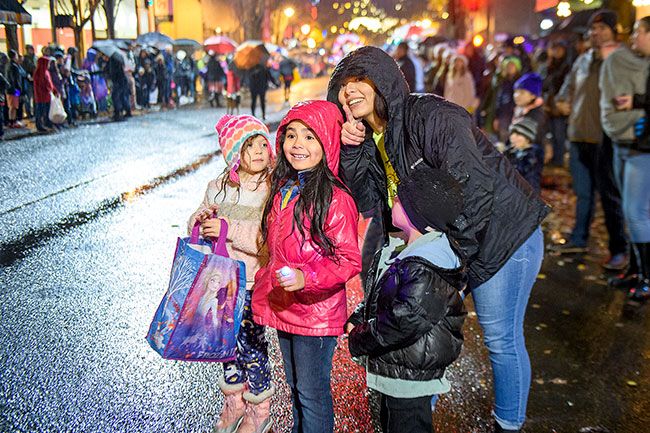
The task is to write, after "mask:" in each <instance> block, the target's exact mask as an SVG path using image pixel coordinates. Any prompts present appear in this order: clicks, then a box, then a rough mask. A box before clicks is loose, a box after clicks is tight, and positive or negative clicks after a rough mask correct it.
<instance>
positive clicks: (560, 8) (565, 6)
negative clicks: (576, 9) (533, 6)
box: [557, 1, 571, 18]
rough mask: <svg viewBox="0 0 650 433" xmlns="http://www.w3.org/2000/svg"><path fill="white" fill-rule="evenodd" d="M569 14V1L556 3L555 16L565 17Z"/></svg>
mask: <svg viewBox="0 0 650 433" xmlns="http://www.w3.org/2000/svg"><path fill="white" fill-rule="evenodd" d="M569 15H571V5H570V4H569V2H566V1H563V2H560V3H558V5H557V16H558V17H562V18H566V17H568V16H569Z"/></svg>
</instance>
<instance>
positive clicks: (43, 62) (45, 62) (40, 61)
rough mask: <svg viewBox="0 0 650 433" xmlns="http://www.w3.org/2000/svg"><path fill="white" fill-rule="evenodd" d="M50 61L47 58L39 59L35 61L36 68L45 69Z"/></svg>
mask: <svg viewBox="0 0 650 433" xmlns="http://www.w3.org/2000/svg"><path fill="white" fill-rule="evenodd" d="M50 60H51V59H50V58H49V57H39V58H38V60H37V61H36V66H40V67H41V68H45V69H47V68H48V67H49V65H50Z"/></svg>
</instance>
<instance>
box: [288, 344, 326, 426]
mask: <svg viewBox="0 0 650 433" xmlns="http://www.w3.org/2000/svg"><path fill="white" fill-rule="evenodd" d="M278 339H279V340H280V350H281V351H282V360H283V361H284V372H285V374H286V376H287V383H288V384H289V388H291V396H292V399H293V429H292V430H291V432H292V433H332V432H333V431H334V406H333V403H332V391H331V388H330V377H331V372H332V358H333V357H334V349H335V348H336V337H307V336H303V335H295V334H289V333H287V332H282V331H278Z"/></svg>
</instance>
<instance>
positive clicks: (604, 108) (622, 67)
mask: <svg viewBox="0 0 650 433" xmlns="http://www.w3.org/2000/svg"><path fill="white" fill-rule="evenodd" d="M649 65H650V63H649V62H648V59H645V58H643V57H639V56H638V55H636V54H635V53H634V52H633V51H632V50H630V48H628V47H627V46H621V47H620V48H618V49H617V50H616V51H614V52H613V53H612V54H610V55H609V57H607V58H606V59H605V61H604V62H603V65H602V67H601V70H600V82H599V84H600V90H601V94H600V119H601V121H602V124H603V130H604V131H605V133H606V134H607V135H608V136H609V137H610V138H611V139H612V140H613V141H614V142H618V143H630V142H632V141H634V123H635V122H636V121H637V120H639V119H640V118H641V117H643V115H644V113H643V110H630V111H618V110H616V105H615V103H614V98H616V97H617V96H621V95H634V94H635V93H638V94H643V93H645V92H646V88H645V86H646V79H647V76H648V66H649Z"/></svg>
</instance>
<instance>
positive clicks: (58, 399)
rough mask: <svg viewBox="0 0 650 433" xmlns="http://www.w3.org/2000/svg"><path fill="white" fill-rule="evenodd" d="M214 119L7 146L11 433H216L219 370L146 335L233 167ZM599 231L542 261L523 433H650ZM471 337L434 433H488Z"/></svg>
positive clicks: (644, 395)
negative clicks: (176, 258)
mask: <svg viewBox="0 0 650 433" xmlns="http://www.w3.org/2000/svg"><path fill="white" fill-rule="evenodd" d="M300 84H303V87H302V92H303V93H302V94H303V95H307V94H313V95H319V94H322V92H324V90H325V89H324V86H325V82H323V81H322V80H320V81H318V80H317V81H313V82H310V81H309V80H303V82H302V83H300ZM297 91H298V92H300V91H301V88H298V90H297ZM272 99H273V96H272ZM278 108H279V104H278V105H276V106H272V107H271V108H270V110H269V112H270V113H272V114H270V115H269V118H270V121H271V123H274V122H277V121H278V120H279V118H280V117H281V115H282V113H281V112H278ZM217 113H220V112H217V111H215V110H210V109H206V108H204V109H181V110H175V111H169V112H158V113H150V114H148V115H145V116H141V117H136V118H133V119H130V120H129V121H127V122H123V123H119V124H112V123H111V124H98V125H90V126H82V127H79V128H76V129H71V130H66V131H63V132H62V133H59V134H54V135H46V136H35V137H29V138H24V139H20V140H15V141H10V142H2V143H0V187H1V188H0V197H1V200H0V224H1V227H2V230H1V232H0V263H1V265H0V266H1V267H0V309H1V310H0V314H1V315H0V365H1V366H2V369H1V370H0V379H1V380H0V432H74V433H77V432H79V433H94V432H97V433H100V432H101V433H109V432H110V433H112V432H116V433H117V432H120V433H121V432H152V433H153V432H156V433H158V432H160V433H164V432H170V433H171V432H175V433H178V432H188V433H189V432H209V431H210V429H211V426H212V425H213V423H214V422H215V421H216V416H217V414H218V413H219V410H220V407H221V404H222V396H221V395H220V393H219V392H218V391H217V387H216V384H215V382H216V379H217V377H218V376H219V374H220V373H221V369H220V366H219V365H218V364H202V363H196V364H191V363H179V362H169V361H164V360H162V359H161V358H160V357H159V356H158V355H157V354H156V353H155V352H154V351H153V350H152V349H151V348H149V346H148V344H147V343H146V341H145V340H144V336H145V334H146V332H147V329H148V326H149V323H150V320H151V317H152V315H153V313H154V311H155V309H156V307H157V305H158V303H159V301H160V299H161V297H162V295H163V293H164V291H165V288H166V285H167V281H168V278H169V269H170V266H171V261H172V257H173V250H174V246H175V242H176V237H177V236H179V235H183V234H184V231H185V222H186V220H187V218H188V216H189V215H190V213H191V212H192V211H194V209H195V208H196V206H197V205H198V203H199V202H200V200H201V198H202V194H203V192H204V188H205V185H206V184H207V182H208V181H209V180H210V179H212V178H214V177H215V176H216V175H217V174H218V173H220V172H221V170H222V168H223V163H222V161H221V158H220V157H219V156H218V155H217V156H215V152H216V151H217V150H218V145H217V142H216V135H215V134H214V132H213V131H214V130H213V125H214V123H215V122H216V120H217V117H218V114H217ZM568 181H569V178H568V176H567V174H566V172H564V171H562V170H556V171H554V172H552V173H549V176H548V177H547V184H549V188H547V189H546V190H545V191H544V197H545V198H546V199H547V200H548V201H549V202H550V203H551V204H552V205H553V206H554V213H553V214H552V215H551V216H550V217H549V218H548V220H547V221H546V222H545V232H546V235H547V240H549V241H550V240H552V239H555V240H557V239H559V238H560V237H562V235H563V233H564V232H565V231H567V230H569V229H570V227H571V222H572V220H571V215H572V212H573V206H574V204H573V203H574V199H573V196H572V195H571V193H570V190H569V189H568V186H567V185H568ZM593 230H594V231H593V236H592V238H593V239H592V240H593V242H592V251H591V252H590V254H587V255H584V256H580V257H569V258H566V257H559V256H552V255H547V256H546V258H545V262H544V266H543V269H542V271H541V273H540V276H539V279H538V284H537V285H536V287H535V288H534V289H533V294H532V297H531V301H530V304H529V309H528V312H527V319H526V336H527V341H528V347H529V350H530V356H531V360H532V364H533V383H532V385H531V395H530V403H529V410H528V415H529V420H528V423H527V424H526V428H525V431H526V432H580V433H589V432H622V433H628V432H629V433H636V432H648V431H650V415H649V414H648V412H649V411H650V396H649V394H650V393H649V392H648V391H649V390H650V368H649V366H650V322H649V319H648V314H649V313H648V312H647V311H645V310H641V311H639V313H638V314H637V315H636V316H634V317H623V316H622V315H621V308H622V304H623V300H624V293H622V292H616V291H612V290H610V289H608V288H607V287H606V285H605V283H604V279H603V277H604V276H603V275H602V271H601V269H600V267H599V265H598V262H599V261H600V260H601V259H602V258H603V257H604V255H605V240H606V238H605V235H604V224H603V223H602V217H601V216H600V215H599V216H598V217H597V218H596V221H595V222H594V226H593ZM351 297H352V301H351V302H354V301H355V300H356V299H358V293H357V294H356V295H354V294H353V295H352V296H351ZM465 336H466V344H465V348H464V351H463V355H462V356H461V358H460V359H459V360H458V361H457V363H456V364H454V366H453V367H452V368H451V369H450V377H451V379H452V383H453V386H454V388H453V390H452V392H451V393H450V394H448V395H446V396H444V397H442V399H441V401H440V402H439V404H438V408H437V411H436V413H435V414H434V420H435V424H436V427H437V431H438V432H463V433H464V432H477V433H478V432H491V431H492V430H491V428H492V427H491V424H492V422H491V420H490V408H491V404H492V402H491V398H492V397H491V386H492V382H491V376H490V368H489V364H488V362H487V356H486V351H485V349H484V347H483V346H482V343H481V336H480V329H479V326H478V323H477V320H476V316H475V315H474V314H473V313H471V312H470V315H469V317H468V320H467V321H466V327H465ZM342 347H343V349H341V350H338V351H337V354H336V356H335V360H336V362H335V370H334V372H333V378H334V382H333V391H334V395H335V402H336V405H337V406H336V408H337V432H354V431H357V432H371V431H372V427H371V423H370V422H369V416H368V415H367V411H368V402H367V394H366V392H365V391H364V384H363V374H362V372H361V371H360V369H359V368H358V367H356V366H354V365H353V364H352V363H351V362H350V361H349V358H348V357H347V355H346V352H345V350H344V343H342ZM274 358H275V359H276V361H277V356H275V357H274ZM275 372H276V373H277V374H278V376H279V377H280V379H281V366H280V365H276V367H275ZM287 404H288V403H287V398H286V389H284V388H282V387H280V390H279V392H278V394H277V395H276V396H275V397H274V413H275V415H276V421H277V425H278V428H277V431H278V432H285V431H287V426H288V425H290V420H289V419H288V413H289V410H288V407H287Z"/></svg>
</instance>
